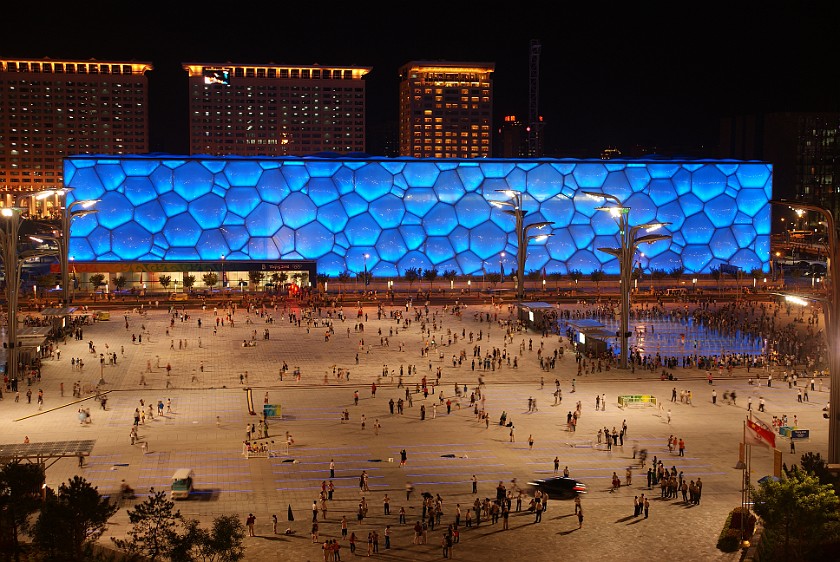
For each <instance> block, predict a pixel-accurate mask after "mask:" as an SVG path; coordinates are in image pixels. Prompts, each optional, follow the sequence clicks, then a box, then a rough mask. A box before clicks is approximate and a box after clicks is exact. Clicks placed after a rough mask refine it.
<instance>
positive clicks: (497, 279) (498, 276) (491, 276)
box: [485, 271, 502, 288]
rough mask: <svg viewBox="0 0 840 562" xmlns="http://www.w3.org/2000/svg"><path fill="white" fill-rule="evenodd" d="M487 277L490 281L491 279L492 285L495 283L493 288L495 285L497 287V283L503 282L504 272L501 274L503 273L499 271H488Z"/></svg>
mask: <svg viewBox="0 0 840 562" xmlns="http://www.w3.org/2000/svg"><path fill="white" fill-rule="evenodd" d="M485 278H486V279H487V280H488V281H490V284H491V285H493V288H495V287H496V285H497V284H498V283H499V282H501V280H502V274H501V273H498V272H496V271H494V272H492V273H488V274H487V275H485Z"/></svg>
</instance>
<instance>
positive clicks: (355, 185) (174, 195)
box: [64, 156, 772, 276]
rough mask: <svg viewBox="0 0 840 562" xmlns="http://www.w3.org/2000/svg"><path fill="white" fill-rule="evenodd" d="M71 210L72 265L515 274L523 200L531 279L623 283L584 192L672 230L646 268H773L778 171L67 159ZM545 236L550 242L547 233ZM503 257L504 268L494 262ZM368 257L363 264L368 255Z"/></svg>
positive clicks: (717, 164)
mask: <svg viewBox="0 0 840 562" xmlns="http://www.w3.org/2000/svg"><path fill="white" fill-rule="evenodd" d="M64 162H65V164H64V166H65V170H64V178H65V184H66V187H68V188H71V191H70V192H69V193H68V196H67V202H68V204H69V203H72V202H73V201H76V200H84V199H99V200H100V202H99V203H98V204H97V209H98V210H99V212H98V213H95V214H90V215H86V216H83V217H78V218H76V219H74V220H73V221H72V222H71V225H70V226H71V233H70V256H72V258H73V259H74V260H77V261H92V262H96V261H103V262H105V261H107V262H113V261H139V262H147V261H167V260H212V261H216V260H218V259H219V258H220V256H222V255H224V256H225V259H226V260H255V261H266V260H277V259H291V260H300V259H306V260H316V261H317V263H318V271H320V272H322V273H327V274H330V275H336V274H338V273H341V272H342V271H345V270H347V271H350V272H359V271H362V270H364V268H365V264H367V269H368V270H369V271H371V272H372V273H373V274H374V275H376V276H396V275H401V274H402V273H403V272H404V271H405V270H406V269H407V268H415V267H419V268H421V269H431V268H433V267H436V268H438V269H439V270H440V271H445V270H450V269H451V270H455V271H456V272H458V273H459V274H466V275H472V274H481V272H482V271H483V270H487V271H498V270H499V265H500V259H502V260H503V262H504V268H505V271H508V272H509V271H512V270H514V269H515V259H516V258H515V256H516V239H517V237H516V233H515V232H514V228H515V226H514V220H513V217H511V216H509V215H507V214H505V213H504V212H502V210H501V209H499V208H497V207H495V206H493V205H492V204H491V201H505V200H507V198H506V197H505V195H504V194H502V193H499V192H498V191H497V190H515V191H521V192H523V193H524V196H523V200H524V208H525V210H527V211H528V215H527V216H526V218H525V223H526V224H528V223H531V222H537V221H551V222H553V223H554V225H553V227H552V233H553V234H554V236H552V237H550V238H548V239H547V240H545V241H543V242H539V243H537V242H532V244H531V246H530V247H529V249H528V259H527V262H526V267H525V269H526V272H527V271H532V270H540V271H541V270H543V268H545V270H546V271H547V272H548V273H552V272H561V273H567V272H568V271H569V270H574V269H579V270H581V271H582V272H583V273H589V272H591V271H594V270H599V269H600V270H603V271H604V272H605V273H608V274H615V273H618V263H617V260H616V259H615V258H613V257H612V256H610V255H607V254H605V253H603V252H600V251H598V250H596V248H600V247H617V246H618V239H617V236H618V228H617V226H616V223H615V221H613V220H612V218H611V217H610V216H609V215H608V214H607V213H603V212H599V211H598V210H597V209H596V208H597V207H598V206H600V205H601V204H602V202H599V201H597V200H593V199H592V198H590V197H587V196H585V195H583V193H582V192H583V191H603V192H605V193H609V194H611V195H614V196H616V197H618V198H619V199H620V200H621V201H622V202H623V204H624V205H625V206H627V207H630V208H631V211H630V215H629V216H630V223H631V225H636V224H646V223H650V222H668V223H671V224H670V226H669V227H666V229H665V230H667V231H669V232H670V233H671V234H672V235H673V236H672V239H671V240H663V241H659V242H656V243H654V244H652V245H650V246H646V247H644V249H643V250H644V253H645V256H646V257H647V259H646V260H645V261H646V263H645V264H643V265H644V266H645V268H646V269H649V270H650V269H663V270H666V271H670V270H672V269H674V268H677V267H683V268H685V271H686V272H687V273H688V274H692V273H708V272H709V271H710V270H711V269H712V268H714V267H716V266H718V265H720V264H721V263H729V264H731V265H734V266H738V267H741V268H742V269H744V270H746V271H750V270H752V269H756V268H760V269H762V270H764V271H768V264H769V259H770V218H771V216H770V203H769V200H770V199H771V196H772V166H771V165H770V164H767V163H764V162H741V161H731V160H659V159H657V160H647V161H643V160H638V161H637V160H609V161H600V160H567V159H559V160H550V159H539V160H496V159H488V160H454V159H444V160H417V159H389V158H369V157H368V158H350V157H346V158H341V157H339V158H318V157H305V158H277V159H260V158H239V157H230V158H207V159H204V158H193V157H178V156H164V157H161V156H124V157H110V156H77V157H69V158H65V161H64ZM540 232H541V233H542V232H543V231H540ZM502 252H504V253H505V257H504V258H501V253H502ZM365 254H367V255H368V257H367V258H365Z"/></svg>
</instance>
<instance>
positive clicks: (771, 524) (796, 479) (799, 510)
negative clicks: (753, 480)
mask: <svg viewBox="0 0 840 562" xmlns="http://www.w3.org/2000/svg"><path fill="white" fill-rule="evenodd" d="M751 492H752V497H753V502H754V508H753V509H755V512H756V513H757V514H758V515H759V516H761V518H762V519H763V520H764V524H765V527H767V528H768V529H771V530H772V531H775V532H776V533H778V538H779V540H781V542H782V544H781V545H780V547H781V549H782V553H783V555H784V559H785V560H791V559H794V558H797V559H804V558H805V555H806V554H807V552H808V551H809V550H811V549H813V548H814V546H815V545H816V544H818V543H819V542H820V541H821V538H822V537H823V536H824V534H826V528H827V525H828V523H829V522H830V521H832V520H833V521H836V520H837V515H838V512H837V508H838V504H840V499H838V498H837V496H836V495H835V493H834V489H833V487H832V486H830V485H824V484H820V482H819V480H818V479H817V477H816V476H813V475H810V474H807V473H805V472H804V471H802V470H800V469H799V467H797V466H795V465H794V466H793V468H792V469H791V470H789V471H788V472H787V474H786V478H783V479H782V480H780V481H778V482H774V481H772V480H767V481H765V482H762V483H761V484H760V486H759V487H758V488H757V489H756V488H753V489H752V490H751Z"/></svg>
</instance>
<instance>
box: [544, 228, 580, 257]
mask: <svg viewBox="0 0 840 562" xmlns="http://www.w3.org/2000/svg"><path fill="white" fill-rule="evenodd" d="M545 245H546V248H547V249H548V252H549V254H550V255H551V257H552V258H554V259H555V260H558V261H566V260H567V259H569V258H570V257H572V256H573V255H574V253H575V252H576V251H577V246H575V241H574V240H572V233H571V232H570V231H569V230H568V229H565V228H564V229H560V230H557V231H555V232H554V236H552V237H551V238H549V239H548V241H547V242H546V243H545Z"/></svg>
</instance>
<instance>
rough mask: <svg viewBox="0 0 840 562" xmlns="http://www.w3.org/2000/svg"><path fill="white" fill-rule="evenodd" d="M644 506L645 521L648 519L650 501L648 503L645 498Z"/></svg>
mask: <svg viewBox="0 0 840 562" xmlns="http://www.w3.org/2000/svg"><path fill="white" fill-rule="evenodd" d="M644 505H645V519H647V518H648V513H649V512H650V501H648V499H647V498H645V504H644Z"/></svg>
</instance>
